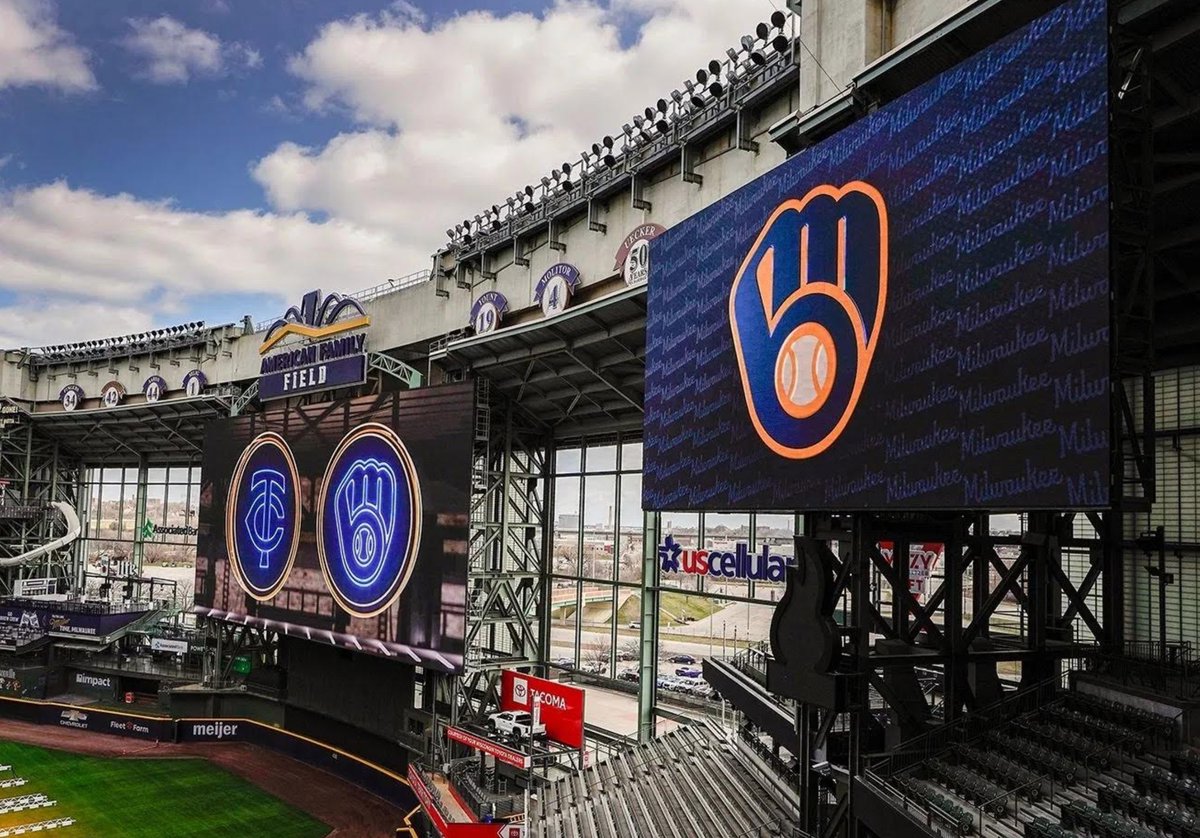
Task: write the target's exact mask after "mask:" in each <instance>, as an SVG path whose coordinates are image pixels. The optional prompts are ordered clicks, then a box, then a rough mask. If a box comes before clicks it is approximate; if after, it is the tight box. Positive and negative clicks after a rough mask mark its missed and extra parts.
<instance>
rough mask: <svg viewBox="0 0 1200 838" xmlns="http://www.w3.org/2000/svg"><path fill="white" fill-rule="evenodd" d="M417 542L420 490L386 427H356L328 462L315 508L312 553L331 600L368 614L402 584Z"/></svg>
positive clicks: (397, 592)
mask: <svg viewBox="0 0 1200 838" xmlns="http://www.w3.org/2000/svg"><path fill="white" fill-rule="evenodd" d="M420 541H421V489H420V485H419V483H418V481H417V472H416V469H415V467H414V466H413V462H412V458H411V457H410V456H409V453H408V449H406V448H405V447H404V443H403V442H401V441H400V438H399V437H398V436H396V433H395V432H394V431H393V430H392V429H391V428H389V427H387V426H386V425H380V424H376V423H370V424H366V425H362V426H360V427H358V428H355V429H354V430H353V431H351V432H350V433H349V434H347V435H346V437H345V438H344V439H343V440H342V441H341V443H340V444H339V445H338V447H337V450H336V451H334V453H333V456H332V457H331V458H330V460H329V466H328V468H327V469H326V471H325V480H324V482H323V483H322V484H321V499H320V503H319V505H318V507H317V548H318V549H317V552H318V555H319V556H320V560H321V570H322V572H323V573H324V574H325V580H326V582H327V583H328V584H329V590H330V592H331V593H332V594H333V596H334V599H336V600H337V602H338V604H339V605H341V606H342V608H344V609H345V610H346V611H348V612H350V613H351V614H354V615H356V616H360V617H370V616H374V615H375V614H378V613H380V612H381V611H383V610H385V609H386V608H388V607H389V606H390V605H391V604H392V603H393V602H395V601H396V598H397V597H398V596H400V594H401V592H402V591H403V590H404V586H405V585H407V584H408V578H409V576H410V575H411V574H412V569H413V565H414V564H415V559H416V554H417V548H418V546H419V545H420Z"/></svg>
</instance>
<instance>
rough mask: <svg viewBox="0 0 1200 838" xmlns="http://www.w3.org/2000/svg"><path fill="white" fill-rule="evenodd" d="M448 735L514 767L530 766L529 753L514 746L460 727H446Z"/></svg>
mask: <svg viewBox="0 0 1200 838" xmlns="http://www.w3.org/2000/svg"><path fill="white" fill-rule="evenodd" d="M446 736H447V737H448V738H449V739H450V740H452V741H454V742H458V743H460V744H463V745H466V746H467V747H468V748H473V749H475V750H476V751H479V752H480V753H482V754H491V755H492V756H494V757H495V758H496V759H498V760H500V762H502V763H504V764H505V765H511V766H512V767H513V768H528V767H529V754H523V753H521V752H520V751H514V750H513V749H512V748H508V747H506V746H504V745H501V744H500V743H499V742H494V741H492V740H491V739H488V738H486V737H483V736H479V735H478V734H475V733H472V732H471V731H469V730H463V729H462V728H460V727H448V728H446Z"/></svg>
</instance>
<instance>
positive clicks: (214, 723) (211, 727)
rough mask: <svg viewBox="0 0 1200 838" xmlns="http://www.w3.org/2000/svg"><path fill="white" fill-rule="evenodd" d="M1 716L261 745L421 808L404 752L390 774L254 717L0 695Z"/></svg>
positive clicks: (165, 738)
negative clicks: (159, 713)
mask: <svg viewBox="0 0 1200 838" xmlns="http://www.w3.org/2000/svg"><path fill="white" fill-rule="evenodd" d="M0 718H8V719H14V720H17V721H22V722H30V723H32V724H38V725H47V726H52V727H66V728H70V729H72V730H82V731H88V732H91V733H104V734H109V735H113V736H125V737H129V738H133V739H141V740H144V741H153V742H171V743H206V744H218V745H219V744H224V743H235V742H240V743H245V744H250V745H257V746H259V747H261V748H267V749H269V750H272V751H277V752H279V753H282V754H284V755H286V756H289V757H291V758H292V759H296V760H299V761H300V762H303V763H305V764H307V765H311V766H313V767H314V768H320V769H321V770H323V771H328V772H329V773H330V774H333V775H334V776H336V777H340V778H341V779H343V780H345V781H346V782H348V783H352V784H353V785H356V786H358V787H359V788H362V789H366V790H367V791H369V792H371V793H373V794H375V795H377V796H379V797H380V798H382V799H384V800H386V801H387V802H388V803H391V804H392V805H393V806H395V807H396V808H397V809H399V810H400V811H402V812H409V813H411V812H412V810H413V809H415V808H417V807H418V806H419V805H420V804H419V802H418V800H417V797H416V795H415V794H414V793H413V790H412V788H411V787H410V786H409V783H408V780H407V779H406V778H405V777H404V774H403V772H404V770H405V768H407V758H406V757H405V756H403V753H404V751H403V749H402V748H397V751H398V752H399V753H400V754H401V755H402V756H401V757H400V759H401V760H403V761H404V762H405V764H404V765H403V766H401V767H399V769H398V771H392V770H389V769H388V768H384V767H383V766H381V765H377V764H376V763H374V762H370V761H368V760H366V759H363V758H362V757H359V756H356V755H355V754H352V753H350V752H348V751H344V750H341V749H340V748H336V747H334V746H332V745H329V744H328V743H325V742H321V741H320V740H317V739H313V738H311V737H308V736H302V735H300V734H298V733H292V732H290V731H286V730H282V729H280V728H277V727H272V726H270V725H266V724H263V723H261V722H257V721H254V720H253V719H230V718H223V719H218V718H208V717H204V718H190V717H188V718H169V717H155V716H143V715H140V714H137V713H125V712H121V711H118V710H95V709H92V708H91V707H80V706H78V705H73V704H60V703H58V702H54V701H37V700H31V699H22V698H7V697H3V696H0ZM397 826H400V824H397Z"/></svg>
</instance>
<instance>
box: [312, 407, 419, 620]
mask: <svg viewBox="0 0 1200 838" xmlns="http://www.w3.org/2000/svg"><path fill="white" fill-rule="evenodd" d="M364 436H377V437H380V438H381V439H382V440H383V441H384V443H385V444H387V445H388V446H390V447H391V448H392V450H393V451H394V452H395V454H396V457H397V458H398V459H399V460H400V462H401V463H402V464H403V465H404V467H405V468H406V469H407V471H408V474H407V476H408V497H409V502H410V504H411V509H412V526H411V530H412V532H411V534H410V536H409V539H408V548H407V550H406V551H405V553H404V575H403V578H401V580H400V584H399V585H397V586H396V590H395V592H394V593H393V594H392V595H391V596H390V597H388V598H387V599H386V600H385V601H384V602H383V604H382V605H380V606H379V607H377V608H375V609H374V610H371V611H362V610H359V609H358V607H357V606H354V605H352V604H350V603H348V602H346V600H345V599H344V598H343V597H342V594H341V592H340V591H339V590H338V589H337V586H336V585H334V584H333V580H332V579H331V578H330V575H329V558H328V557H327V556H326V554H325V493H326V491H328V489H329V477H330V472H331V471H333V467H334V466H335V465H336V464H337V463H338V462H339V461H340V460H341V458H342V454H344V453H345V451H346V449H347V448H349V447H350V446H351V445H352V444H353V443H355V442H357V441H358V440H359V439H361V438H362V437H364ZM422 514H423V506H422V502H421V481H420V479H419V478H418V477H417V467H416V466H415V465H414V464H413V460H412V457H411V456H410V455H409V453H408V449H407V448H406V447H405V446H404V443H403V442H402V441H401V440H400V436H399V435H398V434H397V433H396V432H395V431H394V430H392V429H391V428H389V427H388V426H387V425H382V424H380V423H378V422H368V423H366V424H364V425H359V426H358V427H357V428H355V429H354V430H352V431H350V433H348V434H346V435H345V436H344V437H342V441H341V442H339V443H338V447H337V449H336V450H334V452H333V456H331V457H330V458H329V463H328V464H327V465H326V466H325V475H324V477H323V478H322V479H321V494H320V497H319V498H318V499H317V561H318V564H320V565H321V575H322V576H324V577H325V587H327V588H329V593H330V594H331V595H332V596H333V598H334V600H335V601H336V602H337V604H338V605H340V606H341V607H342V610H344V611H345V612H346V613H348V614H351V615H353V616H355V617H363V618H367V617H376V616H378V615H380V614H382V613H383V612H384V611H387V610H388V609H389V608H391V607H392V605H393V604H394V603H395V602H396V600H398V599H399V598H400V595H401V594H402V593H404V589H405V588H407V587H408V581H409V579H410V578H411V577H412V572H413V568H414V567H415V566H416V563H417V550H418V549H420V546H421V517H422Z"/></svg>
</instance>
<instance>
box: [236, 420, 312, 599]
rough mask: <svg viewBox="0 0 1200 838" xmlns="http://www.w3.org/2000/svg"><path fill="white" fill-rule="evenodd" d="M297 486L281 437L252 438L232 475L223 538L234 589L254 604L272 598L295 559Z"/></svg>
mask: <svg viewBox="0 0 1200 838" xmlns="http://www.w3.org/2000/svg"><path fill="white" fill-rule="evenodd" d="M299 484H300V480H299V477H298V476H297V472H296V461H295V460H294V459H293V457H292V452H291V449H290V448H288V444H287V442H286V441H285V440H284V439H283V437H281V436H279V434H276V433H274V432H271V431H268V432H266V433H262V434H259V435H258V436H256V437H255V438H254V439H253V440H252V441H251V443H250V444H249V445H248V446H246V450H245V451H243V452H242V456H241V457H240V458H238V462H237V465H236V466H235V467H234V470H233V480H232V481H231V483H230V484H229V485H230V489H229V492H230V497H229V503H228V504H227V505H226V508H225V535H226V541H227V544H228V545H229V558H230V564H231V565H232V566H233V570H234V575H235V576H236V577H237V580H238V583H239V584H240V585H241V586H242V588H243V589H244V590H245V591H246V593H248V594H250V596H252V597H254V598H255V599H257V600H260V601H265V600H269V599H271V598H273V597H274V596H275V595H276V594H277V593H279V589H280V588H282V587H283V583H284V580H286V579H287V576H288V573H289V572H290V571H291V569H292V563H293V562H294V561H295V559H296V546H297V544H298V543H299V540H300V492H299V488H298V487H299Z"/></svg>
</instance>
